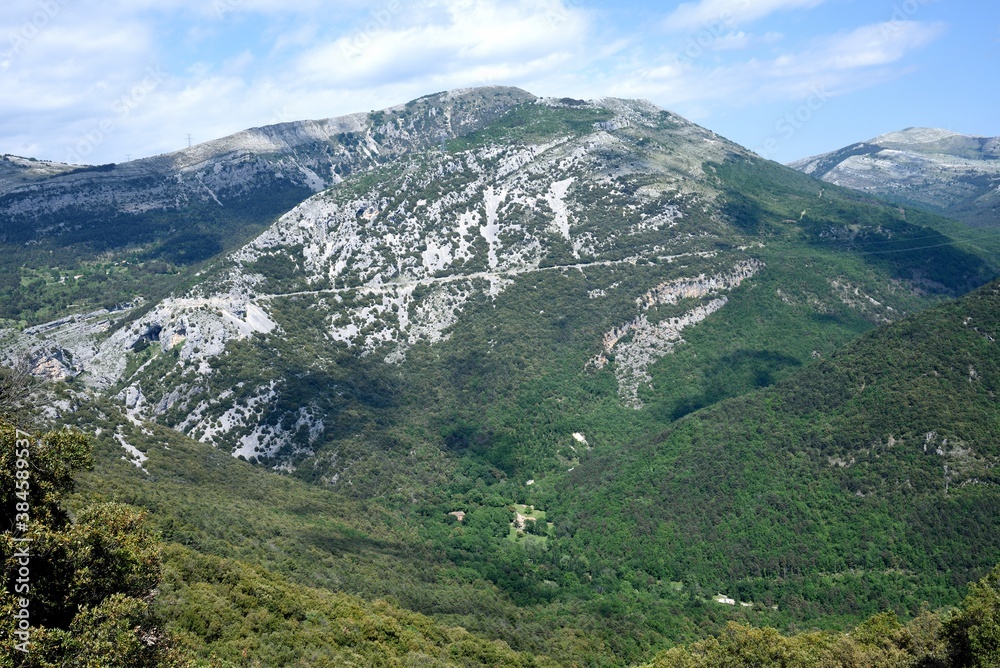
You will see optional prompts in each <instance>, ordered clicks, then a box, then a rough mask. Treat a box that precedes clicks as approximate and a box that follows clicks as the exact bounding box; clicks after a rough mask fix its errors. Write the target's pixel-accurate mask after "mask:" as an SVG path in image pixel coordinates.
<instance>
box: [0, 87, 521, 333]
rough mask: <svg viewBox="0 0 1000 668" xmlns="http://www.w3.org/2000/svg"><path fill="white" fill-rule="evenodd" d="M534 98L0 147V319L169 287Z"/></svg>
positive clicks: (488, 97)
mask: <svg viewBox="0 0 1000 668" xmlns="http://www.w3.org/2000/svg"><path fill="white" fill-rule="evenodd" d="M531 99H533V96H531V95H529V94H528V93H525V92H523V91H520V90H517V89H512V88H502V87H493V88H486V89H478V90H477V91H475V92H474V93H472V92H470V91H452V92H449V93H440V94H437V95H428V96H425V97H423V98H420V99H418V100H414V101H412V102H410V103H407V104H405V105H399V106H396V107H393V108H390V109H385V110H383V111H378V112H374V111H373V112H371V113H358V114H351V115H348V116H343V117H339V118H332V119H326V120H318V121H301V122H294V123H282V124H279V125H271V126H267V127H262V128H253V129H250V130H245V131H243V132H240V133H237V134H235V135H232V136H230V137H225V138H222V139H218V140H214V141H210V142H206V143H204V144H199V145H196V146H193V147H191V148H188V149H184V150H181V151H177V152H174V153H170V154H166V155H160V156H155V157H151V158H144V159H141V160H133V161H131V162H127V163H123V164H108V165H96V166H73V165H64V164H59V163H51V162H41V161H37V160H32V159H25V158H18V157H15V156H3V159H2V160H0V244H3V246H4V247H5V248H9V249H16V250H12V252H8V253H4V254H3V259H2V260H0V263H2V266H3V272H2V274H3V276H4V279H2V280H0V296H2V297H3V306H4V308H3V309H2V311H0V317H7V318H14V319H20V320H26V321H27V322H28V323H32V324H34V323H39V322H44V321H45V320H46V319H51V318H47V317H46V316H48V315H49V314H58V313H66V312H67V311H71V312H73V311H75V312H86V310H87V309H88V308H89V309H90V310H93V309H96V308H100V307H113V306H115V305H116V304H118V303H120V302H128V301H132V300H133V299H134V297H135V296H136V295H145V296H146V297H147V298H160V297H162V296H166V295H167V294H169V293H170V291H171V290H174V289H176V288H177V286H178V285H179V284H181V283H183V282H184V280H185V279H187V278H188V277H189V276H190V274H192V273H194V272H191V271H188V270H187V268H188V267H190V266H191V265H196V264H198V263H200V262H202V261H205V260H207V259H209V258H212V257H214V256H215V255H216V254H218V253H220V252H221V251H223V250H229V249H232V248H234V247H236V246H238V245H240V244H241V243H244V242H245V241H247V240H248V239H250V238H252V237H253V235H254V234H256V233H257V232H259V231H261V230H262V229H263V228H264V227H265V226H266V225H268V224H269V223H271V222H272V221H273V220H274V219H275V218H277V217H278V216H279V215H281V214H283V213H285V212H286V211H288V210H289V209H290V208H292V207H293V206H295V205H296V204H298V203H299V202H301V201H303V200H304V199H306V198H307V197H309V196H310V195H312V194H313V193H315V192H317V191H320V190H323V189H325V188H327V187H329V186H331V185H334V184H336V183H339V182H340V181H341V180H342V179H343V178H344V177H345V176H347V175H349V174H351V173H354V172H359V171H365V170H366V169H369V168H371V167H372V166H374V165H379V164H386V163H388V162H391V161H393V160H395V159H396V158H398V157H399V156H401V155H404V154H406V153H408V152H412V151H418V150H422V149H425V148H427V147H428V146H433V145H437V144H438V143H440V142H441V141H442V140H444V139H450V138H454V137H457V136H461V135H463V134H467V133H469V132H473V131H475V130H477V129H479V128H480V127H482V126H483V125H484V124H486V123H489V122H490V121H491V120H493V119H495V118H496V117H498V116H499V115H501V114H503V113H504V112H505V111H506V110H507V109H509V108H511V107H512V106H514V105H517V104H520V103H523V102H525V101H528V100H531ZM40 267H44V270H42V269H39V268H40ZM18 279H20V280H18Z"/></svg>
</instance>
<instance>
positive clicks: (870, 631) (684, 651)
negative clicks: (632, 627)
mask: <svg viewBox="0 0 1000 668" xmlns="http://www.w3.org/2000/svg"><path fill="white" fill-rule="evenodd" d="M998 665H1000V566H997V567H996V568H994V569H993V571H992V572H991V573H990V574H989V575H988V576H986V577H984V578H983V579H981V580H980V581H979V582H976V583H973V584H972V585H970V587H969V595H968V596H967V597H966V598H965V600H964V601H963V602H962V604H961V605H960V606H959V607H958V608H957V609H955V610H953V611H949V612H943V613H933V612H929V611H925V612H923V613H922V614H920V615H919V616H917V617H915V618H914V619H912V620H911V621H910V622H908V623H907V624H905V625H904V624H901V623H900V622H899V620H898V619H897V618H896V616H895V614H893V613H891V612H890V613H882V614H879V615H875V616H873V617H871V618H869V619H868V620H867V621H865V622H864V623H863V624H861V625H860V626H858V627H856V628H855V629H853V630H852V631H850V632H849V633H831V632H820V631H813V632H808V633H799V634H794V635H782V634H781V633H779V632H778V630H777V629H774V628H770V627H765V628H754V627H752V626H749V625H745V624H738V623H735V622H731V623H730V624H729V625H728V626H727V627H726V630H725V632H723V633H721V634H719V635H716V636H712V637H709V638H706V639H704V640H700V641H698V642H695V643H692V644H690V645H687V646H681V647H675V648H673V649H670V650H668V651H665V652H662V653H661V654H659V655H658V656H657V657H656V659H655V660H654V661H653V662H652V663H650V664H648V665H647V666H646V668H724V667H727V666H733V667H734V668H735V667H736V666H741V667H742V666H760V667H762V668H763V667H765V666H768V667H769V666H775V667H778V666H780V667H787V668H853V667H855V666H858V667H861V666H864V667H865V668H993V667H995V666H998Z"/></svg>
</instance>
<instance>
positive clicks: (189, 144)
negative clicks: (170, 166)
mask: <svg viewBox="0 0 1000 668" xmlns="http://www.w3.org/2000/svg"><path fill="white" fill-rule="evenodd" d="M187 138H188V148H191V135H188V136H187Z"/></svg>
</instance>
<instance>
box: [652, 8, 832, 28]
mask: <svg viewBox="0 0 1000 668" xmlns="http://www.w3.org/2000/svg"><path fill="white" fill-rule="evenodd" d="M823 2H824V0H699V1H698V2H685V3H683V4H682V5H680V6H679V7H678V8H677V9H675V10H674V11H673V12H672V13H671V14H670V15H669V16H668V17H667V19H666V21H665V22H664V26H665V27H666V29H667V30H669V31H672V32H686V31H693V30H700V29H702V28H705V27H706V26H712V25H728V26H735V25H742V24H744V23H750V22H752V21H757V20H759V19H762V18H764V17H765V16H768V15H770V14H773V13H774V12H777V11H781V10H786V9H810V8H812V7H816V6H817V5H820V4H822V3H823Z"/></svg>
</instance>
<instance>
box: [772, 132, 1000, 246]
mask: <svg viewBox="0 0 1000 668" xmlns="http://www.w3.org/2000/svg"><path fill="white" fill-rule="evenodd" d="M789 166H790V167H793V168H795V169H797V170H799V171H801V172H805V173H806V174H809V175H811V176H814V177H816V178H818V179H822V180H824V181H826V182H828V183H834V184H836V185H839V186H845V187H847V188H854V189H856V190H860V191H863V192H868V193H872V194H875V195H881V196H883V197H887V198H889V199H891V200H893V201H896V202H899V203H901V204H909V205H915V206H920V207H923V208H926V209H929V210H931V211H936V212H938V213H941V214H943V215H946V216H950V217H953V218H957V219H958V220H961V221H964V222H965V223H968V224H969V225H973V226H976V227H991V226H995V225H997V224H1000V137H978V136H974V135H963V134H959V133H957V132H951V131H949V130H940V129H934V128H907V129H906V130H902V131H900V132H891V133H889V134H885V135H881V136H879V137H876V138H875V139H871V140H869V141H865V142H860V143H858V144H853V145H851V146H848V147H845V148H842V149H840V150H838V151H832V152H830V153H825V154H823V155H818V156H814V157H812V158H804V159H802V160H797V161H795V162H793V163H790V165H789Z"/></svg>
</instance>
